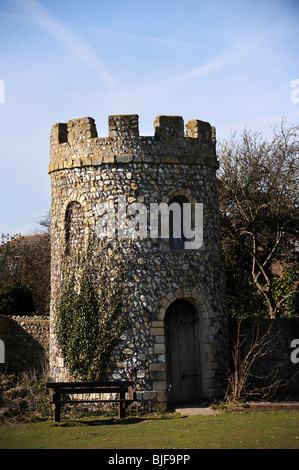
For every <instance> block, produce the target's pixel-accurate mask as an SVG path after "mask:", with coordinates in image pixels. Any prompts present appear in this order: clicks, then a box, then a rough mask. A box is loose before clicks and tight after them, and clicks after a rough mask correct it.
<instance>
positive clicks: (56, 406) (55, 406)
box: [50, 391, 60, 423]
mask: <svg viewBox="0 0 299 470" xmlns="http://www.w3.org/2000/svg"><path fill="white" fill-rule="evenodd" d="M50 400H51V404H52V411H53V420H54V423H59V421H60V393H57V392H56V391H51V393H50Z"/></svg>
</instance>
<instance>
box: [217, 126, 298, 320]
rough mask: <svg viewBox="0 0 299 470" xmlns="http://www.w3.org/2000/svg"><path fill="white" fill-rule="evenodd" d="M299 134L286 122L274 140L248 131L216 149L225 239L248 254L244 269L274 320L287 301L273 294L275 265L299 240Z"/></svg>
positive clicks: (296, 287)
mask: <svg viewBox="0 0 299 470" xmlns="http://www.w3.org/2000/svg"><path fill="white" fill-rule="evenodd" d="M298 135H299V125H297V126H294V125H293V126H290V127H287V126H286V121H285V119H282V122H281V126H280V128H279V129H278V130H277V129H276V128H275V129H273V137H272V140H270V141H268V140H265V139H263V138H262V136H261V134H259V133H252V132H251V131H249V130H247V129H245V130H244V131H243V134H242V136H241V138H240V139H237V137H236V134H233V135H232V138H231V140H230V141H229V142H227V141H225V142H223V143H222V144H221V145H220V147H219V151H218V153H219V160H220V170H219V174H218V176H219V194H220V213H221V226H222V234H223V238H224V239H227V240H229V242H230V243H233V244H235V246H238V248H239V250H240V252H243V253H245V254H246V257H247V260H249V263H250V266H248V265H247V266H246V267H245V268H246V269H247V272H250V275H251V278H252V281H253V282H254V284H255V286H256V287H257V289H258V291H259V292H261V293H262V295H263V296H264V298H265V300H266V302H267V305H268V311H269V317H270V318H275V317H276V316H277V311H278V304H279V306H280V307H281V304H282V303H283V302H284V301H285V300H286V299H283V298H279V299H277V298H275V296H274V295H273V273H272V269H271V268H272V264H273V262H274V260H276V259H279V258H280V257H281V256H283V255H285V254H286V253H290V252H291V250H292V243H293V242H294V239H298V237H299V225H298V221H299V211H298V183H299V180H298V153H299V139H298ZM296 290H298V284H297V285H294V289H293V292H295V291H296ZM293 292H292V293H293ZM289 295H290V293H289V294H288V296H289Z"/></svg>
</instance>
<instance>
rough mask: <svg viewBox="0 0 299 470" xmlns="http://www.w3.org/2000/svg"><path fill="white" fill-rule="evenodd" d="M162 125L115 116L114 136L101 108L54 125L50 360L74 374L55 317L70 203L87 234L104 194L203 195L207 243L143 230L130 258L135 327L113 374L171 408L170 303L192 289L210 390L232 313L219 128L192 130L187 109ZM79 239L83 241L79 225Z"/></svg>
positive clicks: (132, 198) (107, 197) (157, 198)
mask: <svg viewBox="0 0 299 470" xmlns="http://www.w3.org/2000/svg"><path fill="white" fill-rule="evenodd" d="M154 128H155V135H154V136H152V137H140V136H139V132H138V116H137V115H129V116H123V115H121V116H110V117H109V136H108V137H101V138H99V137H97V130H96V127H95V123H94V120H93V119H92V118H82V119H75V120H72V121H69V122H68V123H67V124H64V123H58V124H56V125H54V126H53V128H52V132H51V149H50V157H51V160H50V165H49V174H50V175H51V191H52V196H51V198H52V199H51V222H52V255H51V259H52V268H51V272H52V277H51V291H52V302H51V337H50V366H51V371H52V375H53V377H54V378H56V379H57V380H66V379H67V378H68V372H67V369H66V367H65V365H64V362H63V360H62V358H61V357H60V353H59V349H58V347H57V343H56V339H55V334H54V322H55V296H56V294H57V292H59V287H60V279H61V266H62V260H63V259H64V256H65V252H66V251H65V250H66V239H67V238H68V237H72V235H71V231H70V227H69V226H68V225H67V223H66V213H68V210H69V208H70V207H72V205H73V204H74V203H75V202H76V203H79V205H80V207H81V209H82V210H81V211H80V210H79V211H77V214H78V218H79V219H80V221H81V222H80V224H79V225H80V226H81V229H80V230H81V232H80V234H79V233H78V237H79V238H80V237H82V220H83V235H85V237H86V236H87V233H88V232H89V231H91V232H92V233H94V232H95V227H96V223H97V220H98V215H97V205H98V203H99V202H107V201H113V202H114V203H115V204H116V203H117V198H118V196H119V195H125V196H126V200H127V203H128V204H132V203H134V202H142V203H143V204H144V205H145V206H146V207H147V208H148V209H149V207H150V203H153V202H157V203H160V202H166V203H169V201H170V200H171V199H172V198H174V197H179V198H184V200H185V201H188V202H201V203H203V204H204V215H203V222H204V225H203V236H204V242H203V246H202V248H200V249H198V250H191V251H182V252H178V253H177V252H175V253H174V252H173V251H171V250H170V248H169V241H168V240H166V239H161V238H159V239H151V238H146V239H140V240H136V241H134V242H133V243H134V253H133V256H132V255H131V256H130V259H129V260H128V263H127V279H126V288H125V292H124V295H126V296H129V297H130V300H131V304H130V305H131V310H130V320H131V327H130V329H129V330H128V332H127V333H126V335H124V336H123V337H122V339H121V342H120V345H119V350H121V351H122V360H121V363H120V364H119V367H118V368H117V369H116V370H114V372H113V373H112V377H111V378H113V379H117V380H120V379H131V380H134V382H135V386H136V389H137V390H138V393H139V397H140V398H143V399H144V400H148V401H149V402H150V403H151V404H152V406H156V407H160V408H163V407H165V406H167V383H166V367H167V358H166V348H165V328H164V318H165V313H166V310H167V308H168V306H169V305H170V304H171V303H172V302H173V301H175V300H176V299H185V300H188V301H189V302H190V303H192V305H194V306H195V308H196V310H197V312H198V315H199V319H200V350H201V359H200V360H201V368H202V377H203V390H204V395H205V396H206V397H208V398H213V397H216V396H219V395H221V393H222V388H221V387H222V385H221V371H222V372H223V370H224V363H225V360H226V359H225V358H226V353H227V345H226V340H227V332H226V328H227V321H226V313H225V290H224V274H223V266H222V258H221V243H220V232H219V220H218V199H217V189H216V169H217V168H218V163H217V159H216V154H215V129H214V128H212V127H211V126H210V124H208V123H205V122H202V121H198V120H193V121H189V122H188V123H187V125H186V128H187V131H186V134H185V133H184V122H183V119H182V118H181V117H178V116H158V117H157V118H156V119H155V122H154ZM76 210H77V209H76ZM116 212H117V209H116ZM75 213H76V211H73V212H72V214H75ZM82 215H83V219H82ZM72 217H73V215H72ZM68 220H70V218H69V219H68ZM74 224H75V225H76V223H75V222H74ZM75 225H74V226H75ZM66 231H68V234H67V233H66ZM72 240H73V241H72V242H71V243H73V242H74V243H76V235H75V236H74V238H72ZM124 255H126V253H125V251H124Z"/></svg>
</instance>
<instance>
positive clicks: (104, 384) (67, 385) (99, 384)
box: [46, 380, 134, 389]
mask: <svg viewBox="0 0 299 470" xmlns="http://www.w3.org/2000/svg"><path fill="white" fill-rule="evenodd" d="M133 384H134V382H133V381H122V380H120V381H115V382H48V383H47V384H46V387H47V388H57V389H58V388H72V387H75V388H78V387H130V386H132V385H133Z"/></svg>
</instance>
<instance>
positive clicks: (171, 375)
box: [165, 300, 202, 404]
mask: <svg viewBox="0 0 299 470" xmlns="http://www.w3.org/2000/svg"><path fill="white" fill-rule="evenodd" d="M198 328H199V320H198V315H197V312H196V310H195V308H194V307H193V306H192V304H190V303H189V302H187V301H185V300H176V301H175V302H173V303H172V304H171V305H170V306H169V307H168V309H167V311H166V315H165V333H166V370H167V401H168V403H169V404H174V403H194V402H196V401H198V400H200V398H201V396H202V386H201V371H200V357H199V350H200V348H199V340H198V338H199V334H198Z"/></svg>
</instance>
